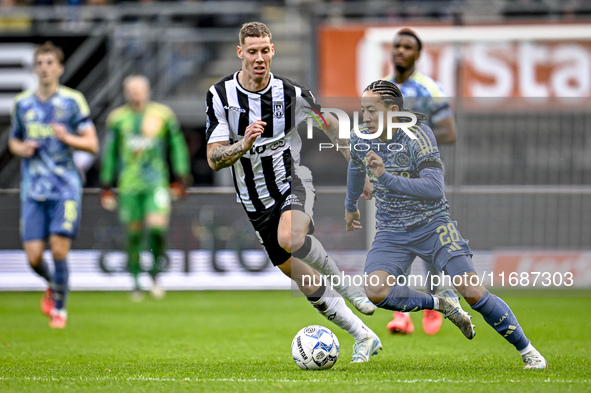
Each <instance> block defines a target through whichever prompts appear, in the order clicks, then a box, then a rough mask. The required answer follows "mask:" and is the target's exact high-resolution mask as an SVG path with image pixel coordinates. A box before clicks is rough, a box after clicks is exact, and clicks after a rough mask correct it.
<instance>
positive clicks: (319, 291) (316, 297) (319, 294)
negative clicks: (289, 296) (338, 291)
mask: <svg viewBox="0 0 591 393" xmlns="http://www.w3.org/2000/svg"><path fill="white" fill-rule="evenodd" d="M324 292H326V285H324V284H323V285H321V286H320V287H318V289H317V290H316V291H314V293H313V294H311V295H308V296H307V298H308V301H309V302H310V303H316V302H317V301H318V300H320V298H321V297H322V295H324Z"/></svg>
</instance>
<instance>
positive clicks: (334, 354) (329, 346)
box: [291, 325, 339, 370]
mask: <svg viewBox="0 0 591 393" xmlns="http://www.w3.org/2000/svg"><path fill="white" fill-rule="evenodd" d="M291 355H292V357H293V360H294V361H295V363H296V364H297V365H298V366H299V367H300V368H301V369H304V370H326V369H328V368H331V367H332V366H334V364H335V363H336V362H337V359H338V358H339V339H338V338H337V336H336V335H335V334H334V333H333V332H332V331H331V330H330V329H328V328H325V327H324V326H318V325H311V326H306V327H305V328H303V329H302V330H300V331H299V332H298V334H296V335H295V337H294V338H293V341H292V342H291Z"/></svg>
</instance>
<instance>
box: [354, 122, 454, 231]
mask: <svg viewBox="0 0 591 393" xmlns="http://www.w3.org/2000/svg"><path fill="white" fill-rule="evenodd" d="M359 129H360V132H362V133H368V130H367V128H366V127H365V126H360V127H359ZM409 130H410V131H411V132H412V133H413V134H414V135H416V136H417V139H411V138H410V137H409V136H408V135H407V134H406V133H405V132H403V131H402V130H400V129H398V130H396V131H395V132H394V134H393V135H392V139H391V140H390V141H388V142H380V141H379V140H378V139H369V140H367V139H361V138H359V137H358V136H357V135H355V134H354V133H352V134H351V140H350V142H351V163H352V164H353V165H354V166H355V167H357V170H359V171H362V172H363V173H366V174H367V176H368V177H369V179H370V181H371V182H372V183H373V185H374V189H373V196H374V198H375V203H376V207H377V212H376V229H377V230H378V231H382V230H384V231H394V232H400V231H408V230H411V229H412V228H413V227H415V226H417V225H420V224H423V223H426V222H428V221H429V220H430V219H432V218H433V217H434V216H437V215H441V214H445V215H447V211H448V209H449V205H448V203H447V199H446V198H445V196H443V197H442V198H439V199H435V200H434V199H427V198H420V197H416V196H412V195H409V194H407V193H402V192H396V191H393V190H392V189H390V188H388V187H387V186H386V185H385V184H384V183H383V182H380V181H379V180H378V179H377V178H376V177H375V176H374V175H373V174H372V173H371V172H370V170H369V168H367V167H366V165H365V163H366V157H365V156H366V154H367V153H368V151H369V150H373V151H374V152H375V153H376V154H377V155H378V156H380V157H381V158H382V160H383V161H384V167H385V169H386V173H389V174H391V175H394V176H402V177H405V178H410V179H414V178H419V177H420V174H419V172H421V171H422V170H431V171H438V175H440V176H442V173H443V172H442V170H441V167H442V162H441V159H440V157H439V150H438V148H437V143H436V142H435V137H434V136H433V132H432V131H431V129H430V128H429V126H427V125H426V124H422V123H419V124H417V125H415V126H413V127H410V128H409Z"/></svg>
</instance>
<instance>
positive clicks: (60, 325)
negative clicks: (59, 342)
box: [49, 308, 68, 329]
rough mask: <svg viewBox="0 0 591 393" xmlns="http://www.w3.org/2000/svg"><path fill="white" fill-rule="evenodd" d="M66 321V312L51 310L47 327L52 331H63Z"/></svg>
mask: <svg viewBox="0 0 591 393" xmlns="http://www.w3.org/2000/svg"><path fill="white" fill-rule="evenodd" d="M67 320H68V314H67V312H66V310H58V309H55V308H54V309H52V310H51V312H50V313H49V327H50V328H54V329H64V328H65V327H66V322H67Z"/></svg>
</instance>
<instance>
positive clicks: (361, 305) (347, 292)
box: [334, 286, 377, 315]
mask: <svg viewBox="0 0 591 393" xmlns="http://www.w3.org/2000/svg"><path fill="white" fill-rule="evenodd" d="M334 289H336V291H337V292H338V293H340V294H341V296H342V297H344V298H345V299H347V300H348V301H349V303H351V304H352V305H353V307H355V308H356V309H357V310H359V312H360V313H363V314H365V315H373V313H374V312H375V311H376V308H377V307H376V306H375V304H373V303H372V302H371V301H370V300H369V299H368V298H367V296H366V295H365V292H364V291H363V289H361V288H359V287H354V286H350V287H346V286H335V288H334Z"/></svg>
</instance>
